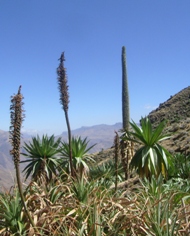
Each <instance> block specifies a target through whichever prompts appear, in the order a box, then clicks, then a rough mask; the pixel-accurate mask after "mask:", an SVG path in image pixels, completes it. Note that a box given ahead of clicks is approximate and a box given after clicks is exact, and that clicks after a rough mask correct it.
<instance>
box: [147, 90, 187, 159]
mask: <svg viewBox="0 0 190 236" xmlns="http://www.w3.org/2000/svg"><path fill="white" fill-rule="evenodd" d="M149 118H150V120H151V122H152V124H153V126H157V125H158V123H159V122H161V121H163V120H165V121H166V124H167V125H166V128H165V132H166V133H169V134H171V135H172V136H171V138H170V139H169V140H166V141H164V142H163V145H164V146H165V147H166V148H167V149H168V150H169V151H171V152H181V153H184V154H190V86H189V87H187V88H185V89H183V90H181V91H180V92H179V93H177V94H175V95H173V96H171V97H170V98H169V99H168V100H167V101H166V102H164V103H161V104H160V105H159V107H158V108H157V109H156V110H154V111H152V112H151V113H150V114H149Z"/></svg>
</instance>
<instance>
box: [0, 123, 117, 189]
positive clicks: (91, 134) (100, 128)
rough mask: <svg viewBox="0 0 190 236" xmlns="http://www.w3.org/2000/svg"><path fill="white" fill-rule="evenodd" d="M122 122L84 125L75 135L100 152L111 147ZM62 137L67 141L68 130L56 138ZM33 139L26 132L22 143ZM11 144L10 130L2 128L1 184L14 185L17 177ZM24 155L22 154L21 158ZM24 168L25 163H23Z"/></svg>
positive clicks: (0, 134)
mask: <svg viewBox="0 0 190 236" xmlns="http://www.w3.org/2000/svg"><path fill="white" fill-rule="evenodd" d="M121 126H122V124H121V123H116V124H114V125H105V124H101V125H94V126H90V127H87V126H83V127H81V128H79V129H76V130H73V131H72V135H73V136H81V137H82V138H86V137H87V140H88V141H89V145H90V146H91V145H94V144H96V145H95V146H94V147H93V148H92V149H91V153H95V152H99V151H102V150H104V149H107V148H110V147H111V146H112V145H113V140H114V135H115V133H114V131H118V130H119V129H121ZM58 137H62V139H63V140H65V141H67V132H63V133H62V134H61V135H59V136H56V138H58ZM30 140H31V135H30V134H27V133H25V134H24V135H23V138H22V143H24V142H28V141H30ZM10 150H11V145H10V143H9V132H7V131H3V130H0V186H6V187H7V186H9V187H10V186H11V185H13V182H14V178H15V170H14V164H13V161H12V156H11V155H10V153H9V151H10ZM23 158H24V157H22V156H21V159H23ZM21 169H23V164H21ZM0 190H1V189H0Z"/></svg>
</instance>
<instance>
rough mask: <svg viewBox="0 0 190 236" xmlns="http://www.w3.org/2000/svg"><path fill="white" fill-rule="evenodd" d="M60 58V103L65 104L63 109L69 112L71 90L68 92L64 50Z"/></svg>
mask: <svg viewBox="0 0 190 236" xmlns="http://www.w3.org/2000/svg"><path fill="white" fill-rule="evenodd" d="M59 60H60V64H59V67H58V68H57V75H58V86H59V91H60V103H61V104H62V106H63V110H64V111H65V112H67V111H68V106H69V92H68V87H69V86H68V85H67V75H66V69H65V68H64V61H65V56H64V52H63V53H62V54H61V57H60V58H59Z"/></svg>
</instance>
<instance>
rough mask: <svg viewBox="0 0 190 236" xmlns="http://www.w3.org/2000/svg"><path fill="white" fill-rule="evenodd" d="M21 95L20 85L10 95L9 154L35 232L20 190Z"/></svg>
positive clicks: (30, 219) (20, 187) (22, 117)
mask: <svg viewBox="0 0 190 236" xmlns="http://www.w3.org/2000/svg"><path fill="white" fill-rule="evenodd" d="M22 100H23V96H22V94H21V86H20V87H19V90H18V93H17V94H16V95H14V96H12V97H11V106H10V114H11V126H10V142H11V145H12V150H10V154H11V155H12V156H13V161H14V165H15V169H16V178H17V184H18V189H19V193H20V197H21V201H22V204H23V206H24V210H25V212H26V215H27V216H28V219H29V221H30V223H31V225H32V226H33V228H34V229H35V231H36V233H38V230H37V229H36V228H35V225H34V221H33V219H32V218H31V215H30V213H29V211H28V209H27V207H26V204H25V199H24V195H23V191H22V183H21V179H20V136H21V134H20V133H21V127H22V122H23V120H24V115H23V109H22V106H23V102H22Z"/></svg>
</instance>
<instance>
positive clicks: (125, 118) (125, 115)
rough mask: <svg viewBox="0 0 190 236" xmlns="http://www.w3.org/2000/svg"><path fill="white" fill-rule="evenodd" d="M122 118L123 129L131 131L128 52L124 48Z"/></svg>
mask: <svg viewBox="0 0 190 236" xmlns="http://www.w3.org/2000/svg"><path fill="white" fill-rule="evenodd" d="M121 59H122V118H123V129H124V130H127V131H128V130H129V120H130V114H129V110H130V109H129V90H128V78H127V66H126V50H125V47H124V46H123V47H122V56H121Z"/></svg>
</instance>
